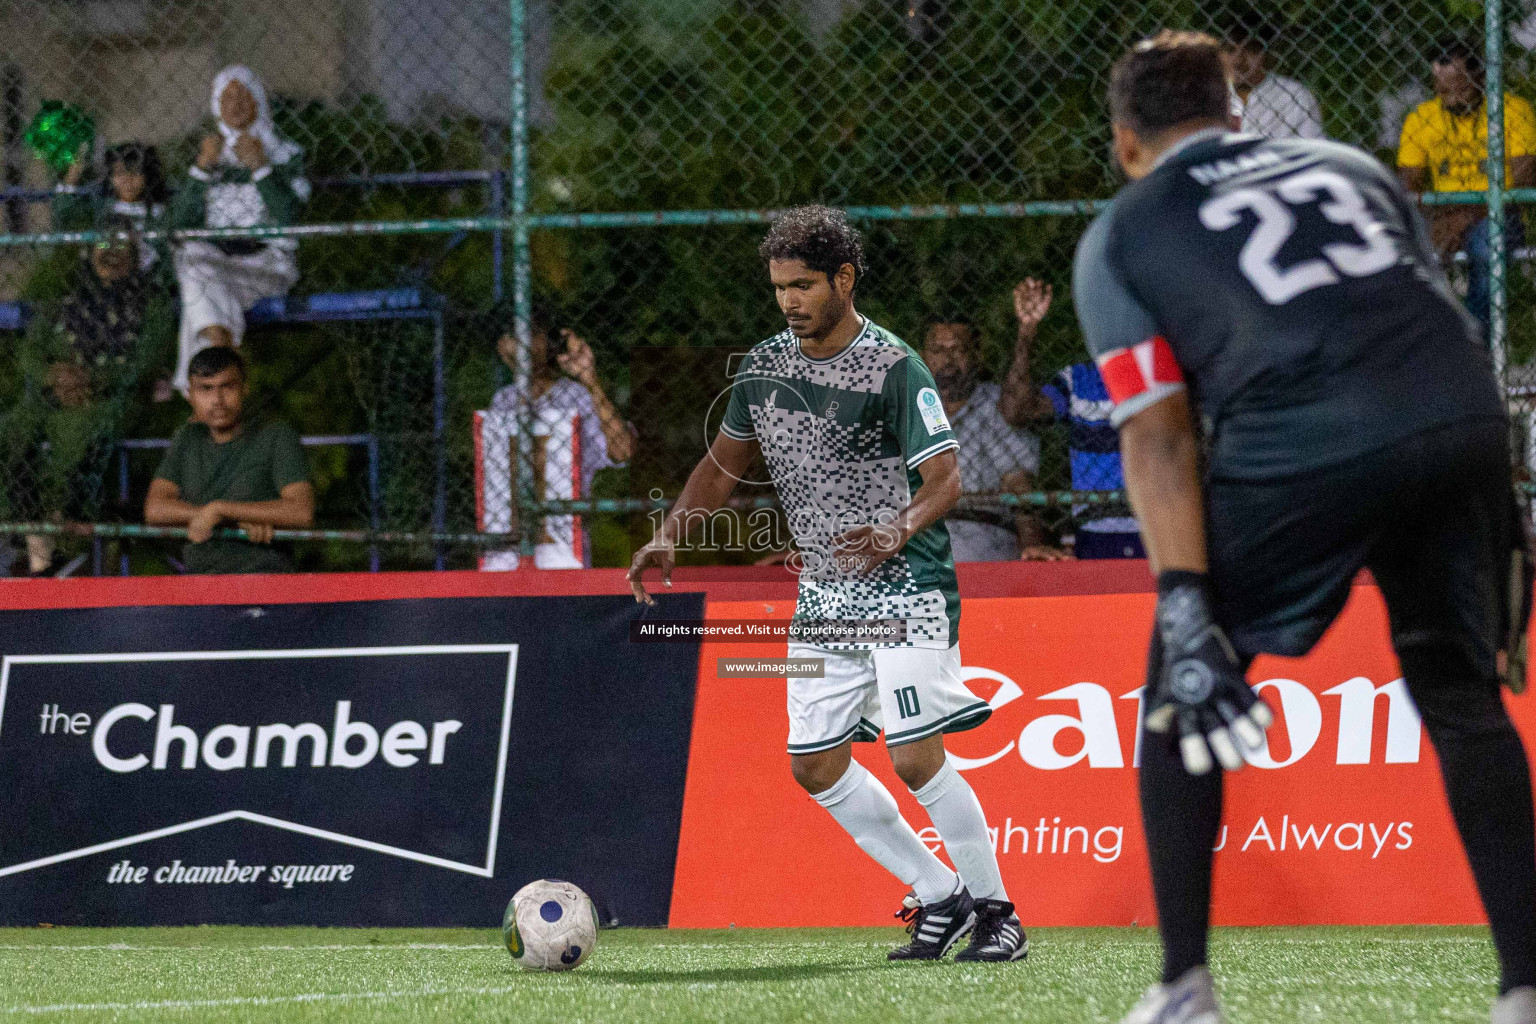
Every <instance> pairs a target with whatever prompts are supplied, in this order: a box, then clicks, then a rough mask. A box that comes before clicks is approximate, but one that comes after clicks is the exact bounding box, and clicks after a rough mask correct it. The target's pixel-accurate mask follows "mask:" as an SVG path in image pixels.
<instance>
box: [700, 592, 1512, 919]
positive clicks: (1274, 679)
mask: <svg viewBox="0 0 1536 1024" xmlns="http://www.w3.org/2000/svg"><path fill="white" fill-rule="evenodd" d="M1078 568H1079V570H1081V567H1078ZM1070 571H1071V570H1066V572H1064V573H1063V576H1064V577H1065V576H1066V575H1067V574H1068V573H1070ZM1142 571H1143V572H1145V570H1144V569H1143V570H1142ZM982 575H983V576H985V575H987V574H986V573H985V572H984V573H982ZM1001 575H1002V577H1003V578H1007V577H1008V574H1007V573H1002V574H1001ZM979 582H980V580H978V579H976V577H975V576H973V577H972V584H973V585H975V584H977V583H979ZM1021 585H1022V584H1021ZM1153 601H1154V598H1153V597H1152V596H1151V595H1149V594H1138V593H1126V594H1109V595H1100V596H1064V597H1045V598H990V599H989V598H973V599H971V600H968V601H966V602H965V604H964V607H963V610H962V617H961V626H960V637H961V639H960V650H961V655H962V660H963V662H964V664H965V665H966V666H967V669H966V675H967V682H968V683H969V685H970V686H971V687H972V689H974V690H975V691H976V692H977V694H978V695H979V696H983V697H986V698H988V699H989V700H990V701H991V702H992V703H993V705H994V708H995V712H994V714H993V715H992V718H991V719H990V720H989V721H988V722H987V723H985V724H984V725H982V726H981V727H980V728H978V729H976V730H974V731H972V732H967V733H961V734H956V735H952V736H950V737H949V738H948V748H949V750H950V752H951V754H952V755H953V756H955V757H957V758H963V759H967V760H964V761H961V762H959V763H960V765H961V766H962V768H963V770H964V772H965V777H966V778H967V779H968V780H969V781H970V783H971V785H972V786H973V787H975V789H976V792H977V795H978V796H979V797H980V799H981V802H982V806H983V807H984V808H985V809H986V812H987V818H988V822H989V824H990V825H991V827H992V828H993V829H994V830H995V831H996V834H997V837H996V844H997V850H998V855H999V860H1000V862H1001V865H1002V870H1003V877H1004V880H1005V881H1006V883H1007V886H1008V891H1009V896H1010V898H1011V899H1013V900H1014V901H1015V902H1016V903H1017V904H1018V905H1019V907H1020V912H1021V914H1022V915H1023V916H1024V920H1025V923H1026V925H1126V924H1132V923H1140V924H1150V923H1152V922H1153V920H1154V910H1153V905H1152V899H1151V886H1150V881H1149V877H1148V871H1147V864H1146V849H1145V842H1144V840H1143V836H1142V830H1141V825H1140V813H1139V810H1138V805H1137V797H1136V772H1135V763H1136V756H1137V750H1136V734H1137V721H1138V713H1139V708H1140V702H1139V699H1138V690H1139V688H1140V687H1141V685H1142V682H1143V674H1144V670H1145V654H1146V647H1147V638H1148V636H1149V635H1150V630H1151V620H1152V606H1153ZM791 611H792V608H791V606H790V605H789V604H788V603H787V602H774V603H771V604H770V603H764V602H739V603H726V602H713V603H711V605H710V608H709V614H710V616H711V617H712V618H719V619H755V618H783V617H787V616H788V615H789V614H790V613H791ZM783 654H784V649H783V647H782V646H780V647H779V648H778V649H777V650H775V649H774V648H772V647H768V646H763V645H743V644H724V643H708V644H705V645H704V647H703V650H702V651H701V665H700V673H699V686H698V697H697V705H696V710H695V715H694V730H693V743H692V750H691V753H690V759H689V770H688V784H687V790H686V795H685V798H684V805H683V826H682V837H681V843H680V845H679V849H678V860H677V876H676V884H675V887H674V890H673V901H672V912H671V919H670V920H671V924H672V925H673V926H680V927H725V926H727V925H730V924H733V923H734V924H736V925H740V926H743V927H757V926H827V925H878V924H889V923H890V917H891V914H892V913H893V912H894V911H895V910H896V909H897V908H898V907H899V906H900V901H901V897H902V894H903V892H904V889H903V887H902V886H901V884H900V883H899V882H897V881H896V880H895V879H893V878H891V877H890V876H889V875H887V874H886V873H885V872H884V871H883V870H882V869H881V868H879V867H878V866H877V865H876V864H875V863H874V862H873V861H872V860H870V858H869V857H868V856H866V855H865V854H864V853H863V852H862V851H860V850H859V848H858V847H857V846H855V845H854V843H853V841H852V840H851V839H850V838H849V837H848V836H847V835H846V834H845V833H843V832H842V830H841V829H839V828H838V826H837V825H836V824H835V823H834V822H833V820H832V819H831V817H830V816H829V815H828V814H827V813H826V811H824V810H823V809H822V808H820V807H819V806H817V805H816V804H815V802H814V801H812V799H811V798H810V797H809V796H807V795H806V794H805V793H804V792H802V791H801V790H800V789H799V787H798V786H796V784H795V782H794V780H793V779H792V778H791V777H790V772H789V758H788V755H787V754H786V753H785V750H784V743H785V734H786V730H787V722H786V716H785V706H784V700H785V697H784V687H785V684H784V681H783V680H775V679H722V678H720V676H719V674H718V672H717V665H716V659H718V658H720V657H725V656H732V657H748V656H751V657H782V656H783ZM1398 678H1399V670H1398V665H1397V660H1396V658H1395V656H1394V655H1393V653H1392V651H1391V648H1390V646H1389V645H1388V640H1387V622H1386V614H1385V609H1384V607H1383V605H1382V602H1381V598H1380V595H1379V593H1378V592H1377V591H1376V590H1375V588H1374V587H1369V586H1360V587H1356V589H1355V591H1354V594H1353V597H1352V599H1351V601H1350V603H1349V605H1348V607H1347V608H1346V609H1345V611H1344V614H1343V615H1342V616H1341V618H1340V619H1339V621H1338V622H1337V623H1336V624H1335V626H1334V628H1333V629H1332V630H1330V631H1329V633H1328V635H1327V636H1326V637H1324V639H1323V641H1322V642H1321V643H1320V644H1319V645H1318V647H1317V649H1316V650H1314V651H1313V652H1312V654H1311V655H1309V656H1308V657H1306V658H1301V659H1277V658H1261V659H1259V661H1257V662H1256V663H1255V665H1254V668H1253V671H1252V672H1251V673H1250V679H1251V680H1252V681H1253V682H1254V683H1255V684H1256V685H1259V686H1260V687H1261V692H1262V693H1263V695H1264V697H1265V699H1266V700H1268V701H1269V702H1270V704H1271V706H1272V707H1273V708H1274V709H1275V711H1276V718H1277V723H1276V725H1275V727H1274V728H1273V729H1272V730H1271V731H1270V734H1269V751H1268V755H1267V756H1266V757H1265V758H1263V759H1262V762H1263V764H1264V767H1253V766H1250V767H1247V768H1245V769H1243V770H1242V771H1241V772H1239V773H1237V774H1235V775H1229V776H1228V777H1227V778H1228V786H1227V801H1226V817H1225V830H1224V832H1223V833H1222V838H1221V843H1222V845H1221V850H1220V853H1219V854H1218V856H1217V866H1216V876H1215V906H1214V918H1215V921H1216V922H1217V923H1218V924H1233V925H1239V924H1240V925H1258V924H1276V925H1278V924H1295V925H1300V924H1458V923H1471V922H1477V921H1481V920H1482V912H1481V909H1480V906H1479V904H1478V901H1477V896H1476V892H1475V890H1474V888H1473V884H1472V879H1471V875H1470V872H1469V871H1468V869H1467V865H1466V859H1465V857H1464V856H1463V854H1462V852H1461V848H1460V845H1459V843H1458V842H1457V838H1456V833H1455V829H1454V827H1453V825H1452V823H1451V819H1450V815H1449V813H1448V811H1447V809H1446V806H1445V800H1444V797H1443V795H1442V790H1441V784H1440V777H1439V771H1438V766H1437V763H1436V760H1435V757H1434V753H1433V751H1432V750H1431V748H1430V745H1429V741H1428V739H1427V737H1425V735H1424V733H1423V730H1422V727H1421V726H1420V725H1419V722H1418V719H1417V716H1416V714H1415V713H1414V711H1413V708H1412V705H1411V702H1410V701H1409V700H1408V699H1407V696H1406V691H1405V690H1404V689H1403V687H1402V685H1401V684H1400V683H1396V684H1394V681H1395V680H1397V679H1398ZM1381 688H1386V689H1385V691H1384V692H1381V693H1379V694H1378V692H1377V691H1378V690H1379V689H1381ZM1509 705H1510V708H1511V710H1512V712H1513V713H1514V715H1515V719H1516V724H1517V725H1518V727H1519V728H1520V731H1521V733H1522V734H1523V735H1524V736H1525V738H1526V743H1527V745H1528V746H1529V745H1530V743H1531V741H1532V739H1533V738H1536V702H1533V700H1532V699H1531V698H1529V697H1521V698H1511V699H1510V701H1509ZM854 751H855V756H856V757H857V758H858V759H859V760H860V761H861V762H862V763H863V764H864V765H865V766H867V767H868V768H869V769H870V770H871V771H873V772H874V773H875V774H876V775H877V776H879V777H880V778H881V779H882V780H883V781H884V783H885V785H886V786H887V787H888V788H889V789H890V791H891V792H892V793H893V794H895V795H896V797H897V800H898V801H899V802H900V804H901V807H902V810H903V813H905V814H906V815H907V818H908V820H909V821H911V822H912V823H913V824H914V827H916V828H917V829H919V831H920V834H921V835H922V836H923V838H924V839H925V840H927V841H928V842H929V844H930V846H932V847H933V848H934V849H935V850H936V851H938V852H939V853H940V855H941V856H942V855H943V853H942V849H941V847H940V845H939V842H938V838H937V835H936V834H935V833H934V832H933V831H932V829H931V828H930V827H929V822H928V819H927V817H926V816H925V814H924V813H923V810H922V808H921V807H920V806H919V805H918V803H917V802H916V800H914V799H913V798H912V797H911V795H910V794H909V793H908V792H907V790H906V788H905V787H904V786H903V785H902V784H901V783H900V782H899V781H898V780H897V779H896V776H895V773H894V772H893V771H892V770H891V766H890V760H889V758H888V757H887V755H886V752H885V749H884V746H883V745H882V744H873V745H871V744H858V745H856V746H855V748H854Z"/></svg>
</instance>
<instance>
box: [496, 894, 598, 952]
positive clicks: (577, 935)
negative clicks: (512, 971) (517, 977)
mask: <svg viewBox="0 0 1536 1024" xmlns="http://www.w3.org/2000/svg"><path fill="white" fill-rule="evenodd" d="M501 937H502V939H503V940H504V941H505V942H506V944H507V952H509V953H511V954H512V959H513V960H514V961H515V962H516V963H517V965H518V966H519V967H522V968H524V969H525V970H529V971H571V970H575V969H576V968H577V967H580V966H581V965H582V963H583V962H584V961H585V960H586V959H587V957H589V956H591V955H592V947H593V946H595V945H597V909H596V908H595V907H593V906H592V901H591V900H590V899H588V898H587V894H586V893H584V892H582V891H581V890H580V889H579V888H577V887H576V886H574V885H572V884H571V883H570V882H562V881H559V880H558V879H554V878H543V879H540V880H539V881H537V882H529V883H528V884H527V885H525V886H523V887H522V888H521V889H519V890H517V895H516V896H513V897H512V902H510V903H508V904H507V912H506V914H504V915H503V916H502V919H501Z"/></svg>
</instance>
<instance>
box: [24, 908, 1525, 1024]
mask: <svg viewBox="0 0 1536 1024" xmlns="http://www.w3.org/2000/svg"><path fill="white" fill-rule="evenodd" d="M901 937H902V935H901V933H900V932H899V931H897V930H895V929H878V928H877V929H868V928H849V929H784V930H777V929H774V930H769V929H764V930H748V929H732V930H728V931H642V930H633V929H621V930H618V931H609V932H603V933H602V934H601V936H600V938H599V941H598V945H597V949H596V952H595V953H594V954H593V956H592V959H591V960H589V961H588V962H587V963H586V964H585V965H584V966H583V967H581V968H580V969H579V970H577V971H575V972H574V973H568V974H530V973H527V972H524V971H522V970H521V969H519V968H517V967H515V966H514V965H513V963H512V961H511V958H510V957H508V955H507V953H506V951H505V950H504V949H503V948H501V947H500V945H499V944H498V942H499V938H500V936H499V934H498V933H496V932H491V931H466V930H455V931H447V930H426V929H415V930H375V929H342V928H334V929H312V928H111V929H96V928H52V929H0V1024H6V1022H9V1021H23V1020H26V1021H71V1022H73V1021H80V1022H105V1021H146V1022H147V1021H156V1022H160V1021H171V1022H180V1021H185V1022H187V1024H192V1022H197V1024H202V1022H233V1021H240V1022H245V1021H262V1022H278V1021H281V1022H284V1024H287V1022H290V1021H292V1022H308V1021H327V1022H336V1024H361V1022H370V1024H371V1022H384V1021H388V1022H395V1021H433V1022H438V1021H445V1022H453V1024H474V1022H481V1021H484V1022H490V1021H496V1022H499V1024H500V1022H521V1021H538V1022H548V1024H580V1022H594V1024H597V1022H601V1024H609V1022H624V1024H629V1022H648V1021H657V1022H661V1021H665V1022H667V1024H682V1022H687V1021H742V1022H747V1024H778V1022H784V1021H834V1020H836V1021H841V1020H857V1021H864V1022H868V1024H885V1022H897V1021H911V1022H914V1024H918V1022H921V1024H933V1022H937V1021H953V1022H957V1024H960V1022H963V1024H981V1022H987V1024H990V1022H993V1021H1027V1022H1031V1024H1101V1022H1108V1024H1115V1022H1118V1021H1119V1019H1120V1017H1121V1015H1122V1014H1124V1013H1125V1011H1126V1010H1127V1009H1129V1007H1130V1006H1131V1004H1132V1003H1133V1002H1134V1001H1135V999H1136V997H1137V995H1138V994H1139V992H1140V990H1141V989H1142V988H1143V987H1144V986H1145V985H1146V984H1147V983H1148V982H1149V981H1150V980H1151V979H1152V976H1153V972H1154V970H1155V966H1156V963H1157V944H1156V935H1155V933H1153V932H1152V931H1149V930H1147V929H1038V930H1036V931H1034V932H1033V933H1032V934H1031V940H1032V951H1031V953H1030V956H1029V959H1028V960H1026V961H1024V962H1022V963H1016V964H1002V965H987V964H976V965H971V964H966V965H959V964H955V963H953V962H945V963H937V964H933V963H929V964H912V963H908V964H890V963H887V962H886V959H885V953H886V950H887V949H889V948H890V947H891V946H892V945H893V944H894V943H895V942H896V940H897V939H898V938H901ZM1212 966H1213V968H1214V970H1215V971H1216V973H1217V975H1218V978H1219V985H1220V989H1221V993H1222V997H1223V1000H1224V1003H1225V1005H1226V1008H1227V1013H1228V1017H1229V1020H1230V1022H1231V1024H1275V1022H1281V1021H1284V1022H1312V1021H1315V1022H1319V1024H1322V1022H1327V1024H1389V1022H1390V1024H1414V1022H1427V1021H1435V1022H1437V1024H1447V1022H1458V1021H1460V1022H1466V1024H1473V1022H1479V1024H1481V1022H1485V1021H1486V1020H1487V1015H1488V1006H1489V1003H1490V1001H1491V1000H1492V998H1493V995H1494V985H1495V979H1496V975H1497V971H1496V966H1495V962H1494V958H1493V953H1492V951H1491V949H1490V948H1489V946H1488V941H1487V933H1486V930H1485V929H1481V928H1264V929H1257V928H1255V929H1224V930H1221V931H1218V932H1217V934H1216V936H1215V938H1214V941H1213V947H1212Z"/></svg>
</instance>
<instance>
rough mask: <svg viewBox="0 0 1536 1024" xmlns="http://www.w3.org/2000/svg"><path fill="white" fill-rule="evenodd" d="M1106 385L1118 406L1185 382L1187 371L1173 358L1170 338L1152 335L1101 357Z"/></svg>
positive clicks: (1100, 367) (1098, 361)
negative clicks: (1182, 369) (1169, 342)
mask: <svg viewBox="0 0 1536 1024" xmlns="http://www.w3.org/2000/svg"><path fill="white" fill-rule="evenodd" d="M1096 362H1097V363H1098V364H1099V373H1100V375H1101V376H1103V378H1104V388H1105V390H1106V391H1108V392H1109V397H1110V400H1111V401H1113V402H1114V403H1115V404H1116V405H1124V404H1125V403H1126V402H1129V401H1131V400H1132V399H1134V398H1137V397H1140V396H1142V395H1150V394H1153V393H1160V392H1166V391H1167V390H1168V389H1169V388H1170V387H1177V386H1178V385H1181V384H1183V383H1184V373H1183V371H1181V370H1180V369H1179V364H1178V362H1177V361H1176V360H1175V359H1174V358H1173V348H1172V347H1171V346H1170V345H1169V344H1168V339H1166V338H1164V337H1163V336H1162V335H1160V334H1156V335H1153V336H1152V337H1150V338H1148V339H1147V340H1146V341H1143V342H1142V343H1141V344H1139V345H1132V346H1131V347H1130V348H1117V349H1112V350H1110V351H1109V352H1106V353H1104V354H1103V355H1101V356H1099V357H1098V359H1097V360H1096Z"/></svg>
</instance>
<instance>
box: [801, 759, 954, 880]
mask: <svg viewBox="0 0 1536 1024" xmlns="http://www.w3.org/2000/svg"><path fill="white" fill-rule="evenodd" d="M962 785H963V783H962ZM811 795H812V797H813V798H814V799H815V800H816V802H817V803H819V804H821V806H823V807H825V808H826V809H827V811H828V812H829V813H830V814H831V815H832V817H833V818H834V819H836V820H837V823H838V824H839V825H841V826H843V828H844V829H845V830H847V832H848V834H849V835H851V836H853V841H854V842H856V843H858V844H859V848H860V849H861V850H863V851H864V852H865V853H867V854H869V855H870V856H871V857H873V858H875V860H876V861H878V862H879V864H880V866H881V867H883V868H885V870H887V871H889V872H890V873H891V874H893V875H895V876H896V877H897V878H899V879H901V880H902V881H903V882H905V883H906V884H907V885H909V886H911V887H912V891H913V892H914V893H915V894H916V895H917V898H918V899H919V900H921V901H922V902H923V903H925V904H926V903H940V902H943V901H944V900H946V899H948V898H949V897H950V896H951V895H952V894H953V893H954V892H955V890H956V889H957V888H958V880H957V879H956V878H955V873H954V872H953V871H951V870H949V868H947V867H945V866H944V862H943V861H941V860H939V858H938V857H936V856H934V854H933V851H931V850H929V849H928V847H926V846H924V845H923V841H922V840H921V839H919V838H917V833H916V832H914V831H912V826H911V825H909V824H907V819H905V818H903V817H902V816H901V809H900V808H899V807H897V806H896V798H895V797H893V796H891V793H890V790H888V789H886V788H885V787H884V786H882V785H881V784H880V780H879V779H877V778H875V777H874V776H873V775H871V774H870V773H869V771H868V769H866V768H865V767H864V766H863V765H861V764H859V762H857V761H853V762H850V763H849V765H848V770H847V771H846V772H844V773H843V777H842V778H840V779H838V780H837V781H836V782H835V783H833V784H832V788H831V789H824V790H822V791H821V792H820V793H813V794H811ZM978 810H979V808H978Z"/></svg>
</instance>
